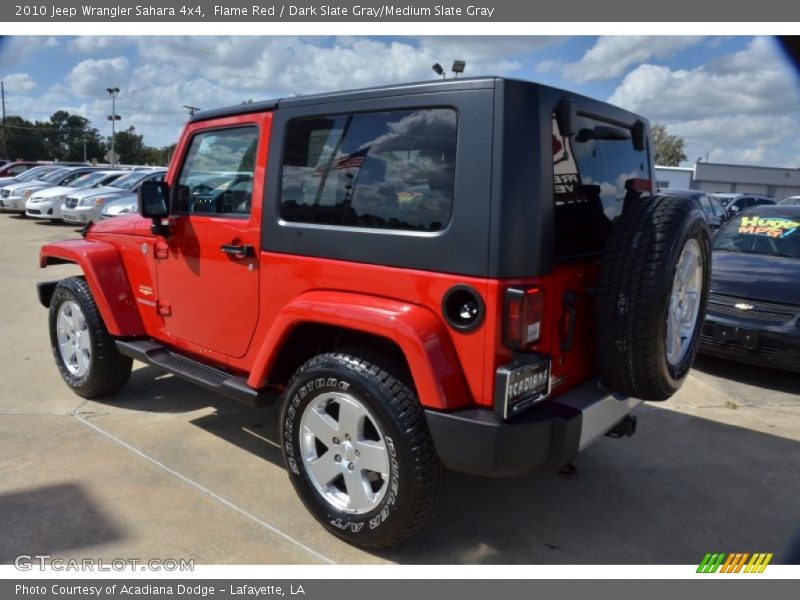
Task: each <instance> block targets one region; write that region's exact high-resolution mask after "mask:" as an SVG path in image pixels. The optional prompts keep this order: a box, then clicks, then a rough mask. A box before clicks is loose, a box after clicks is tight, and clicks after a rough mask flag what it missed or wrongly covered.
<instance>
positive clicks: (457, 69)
mask: <svg viewBox="0 0 800 600" xmlns="http://www.w3.org/2000/svg"><path fill="white" fill-rule="evenodd" d="M466 66H467V63H466V62H465V61H463V60H454V61H453V73H455V78H456V79H458V74H459V73H463V72H464V67H466Z"/></svg>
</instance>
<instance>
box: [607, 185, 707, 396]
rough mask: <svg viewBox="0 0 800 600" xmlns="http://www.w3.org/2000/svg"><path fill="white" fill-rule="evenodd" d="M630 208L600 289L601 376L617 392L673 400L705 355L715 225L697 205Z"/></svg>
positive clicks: (637, 204) (652, 203) (665, 202)
mask: <svg viewBox="0 0 800 600" xmlns="http://www.w3.org/2000/svg"><path fill="white" fill-rule="evenodd" d="M626 204H627V206H626V207H625V209H624V210H623V212H622V215H621V216H620V218H619V219H618V221H617V222H616V223H615V225H614V228H613V229H612V231H611V234H610V236H609V239H608V242H607V243H606V247H605V250H604V253H603V261H602V265H601V267H600V275H599V277H598V282H597V291H596V295H595V300H594V313H595V314H594V317H595V319H594V321H595V334H596V348H597V363H598V370H599V372H600V376H601V379H602V381H603V383H604V384H605V385H606V386H607V387H608V388H609V389H611V390H613V391H615V392H618V393H621V394H624V395H626V396H633V397H635V398H641V399H642V400H655V401H660V400H666V399H667V398H669V397H670V396H672V395H673V394H674V393H675V392H676V391H678V389H679V388H680V386H681V384H682V383H683V381H684V379H685V378H686V375H687V374H688V373H689V369H690V368H691V366H692V363H693V362H694V358H695V356H696V354H697V347H698V344H699V341H700V330H701V328H702V324H703V319H704V318H705V310H706V302H707V299H708V287H709V275H710V271H711V267H710V241H709V233H708V224H707V222H706V218H705V215H704V214H703V211H702V209H701V208H700V205H699V203H698V202H697V201H696V200H693V199H691V198H686V197H673V196H654V197H649V198H640V199H638V200H634V201H632V202H627V203H626Z"/></svg>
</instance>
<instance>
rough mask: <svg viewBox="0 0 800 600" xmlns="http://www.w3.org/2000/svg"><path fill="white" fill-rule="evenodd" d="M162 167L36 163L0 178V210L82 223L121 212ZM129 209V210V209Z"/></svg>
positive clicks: (158, 178)
mask: <svg viewBox="0 0 800 600" xmlns="http://www.w3.org/2000/svg"><path fill="white" fill-rule="evenodd" d="M165 173H166V169H163V168H153V167H144V168H138V167H137V168H134V169H133V170H130V169H127V170H122V169H108V168H104V167H93V166H86V165H82V166H63V165H61V164H58V165H37V166H34V167H32V168H30V169H27V170H25V171H24V172H22V173H20V174H19V175H17V176H15V177H8V178H0V209H2V210H3V211H5V212H14V213H19V214H23V215H26V216H28V217H33V218H37V219H52V220H63V221H65V222H67V223H75V224H79V225H83V224H86V223H89V222H92V221H99V220H100V219H101V218H102V215H101V213H102V211H103V210H104V209H106V208H110V207H111V206H112V205H113V206H117V207H121V208H118V209H115V210H112V211H111V212H108V213H106V216H112V215H116V214H124V213H123V212H121V210H122V209H123V208H125V207H127V206H129V205H130V204H131V203H133V205H134V209H133V211H132V212H135V210H136V209H135V202H136V193H137V191H138V189H139V187H140V186H141V184H142V183H143V182H144V181H153V180H156V181H161V180H163V178H164V174H165ZM129 212H131V211H129Z"/></svg>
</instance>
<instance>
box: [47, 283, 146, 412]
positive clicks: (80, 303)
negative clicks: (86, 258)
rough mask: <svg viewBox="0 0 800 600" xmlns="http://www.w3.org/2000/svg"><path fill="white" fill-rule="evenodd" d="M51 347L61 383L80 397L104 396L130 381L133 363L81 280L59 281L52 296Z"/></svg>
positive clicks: (87, 287)
mask: <svg viewBox="0 0 800 600" xmlns="http://www.w3.org/2000/svg"><path fill="white" fill-rule="evenodd" d="M50 344H51V346H52V350H53V357H54V358H55V360H56V366H57V367H58V371H59V373H60V374H61V377H62V379H64V381H65V382H66V384H67V385H68V386H69V387H70V388H71V389H72V391H73V392H75V393H76V394H78V395H79V396H82V397H84V398H99V397H101V396H106V395H108V394H111V393H113V392H116V391H117V390H119V389H120V388H121V387H122V386H124V385H125V383H126V382H127V381H128V378H129V377H130V374H131V368H132V364H133V361H132V360H131V359H130V358H128V357H126V356H122V355H121V354H120V353H119V351H118V350H117V347H116V345H115V344H114V338H113V337H112V336H111V335H110V334H109V333H108V330H107V329H106V326H105V323H103V319H102V317H101V316H100V311H99V310H98V308H97V304H96V303H95V301H94V298H93V297H92V293H91V291H90V290H89V286H88V285H87V284H86V281H85V280H84V279H83V278H82V277H70V278H69V279H64V280H62V281H60V282H59V283H58V285H57V286H56V289H55V290H54V292H53V297H52V299H51V300H50Z"/></svg>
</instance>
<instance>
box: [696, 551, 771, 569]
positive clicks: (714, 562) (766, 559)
mask: <svg viewBox="0 0 800 600" xmlns="http://www.w3.org/2000/svg"><path fill="white" fill-rule="evenodd" d="M772 556H773V555H772V553H766V552H756V553H753V554H750V553H749V552H734V553H732V554H725V553H724V552H718V553H711V552H709V553H708V554H706V555H705V556H704V557H703V560H702V561H701V562H700V566H698V567H697V572H698V573H716V572H717V571H719V572H720V573H739V572H742V573H763V572H764V569H766V568H767V565H768V564H769V563H770V561H771V560H772ZM748 559H749V562H748Z"/></svg>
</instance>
